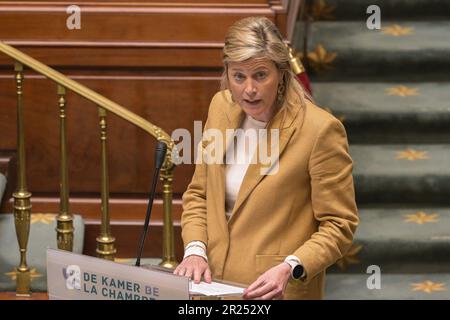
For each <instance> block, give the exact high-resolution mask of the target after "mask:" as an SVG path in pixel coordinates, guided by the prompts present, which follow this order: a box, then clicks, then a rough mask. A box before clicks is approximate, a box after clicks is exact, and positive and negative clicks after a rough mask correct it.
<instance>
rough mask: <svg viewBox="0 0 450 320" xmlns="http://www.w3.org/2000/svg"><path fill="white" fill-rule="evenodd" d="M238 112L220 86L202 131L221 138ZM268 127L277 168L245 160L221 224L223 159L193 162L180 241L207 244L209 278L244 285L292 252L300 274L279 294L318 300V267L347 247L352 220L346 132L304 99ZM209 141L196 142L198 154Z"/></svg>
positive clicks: (321, 278) (235, 124)
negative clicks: (274, 138)
mask: <svg viewBox="0 0 450 320" xmlns="http://www.w3.org/2000/svg"><path fill="white" fill-rule="evenodd" d="M244 117H245V113H244V112H243V111H242V109H241V108H240V106H239V105H238V104H235V103H232V101H231V99H230V93H229V91H221V92H218V93H217V94H216V95H215V96H214V97H213V99H212V101H211V105H210V108H209V112H208V119H207V121H206V124H205V128H204V129H205V130H206V129H209V128H216V129H219V130H220V131H221V132H222V134H223V136H225V134H226V132H225V130H226V129H234V128H239V127H240V125H241V123H242V121H243V119H244ZM268 128H278V129H279V130H280V131H279V154H280V156H279V167H278V171H277V173H276V174H273V175H262V174H261V173H260V167H261V165H262V164H261V163H256V164H250V165H249V167H248V169H247V172H246V174H245V176H244V179H243V181H242V185H241V187H240V190H239V193H238V196H237V200H236V202H235V205H234V208H233V210H232V216H231V218H230V219H229V220H228V221H227V219H226V217H225V164H220V163H217V164H207V163H205V162H203V163H201V164H196V168H195V172H194V175H193V177H192V181H191V183H190V184H189V186H188V188H187V190H186V192H185V193H184V194H183V214H182V218H181V224H182V238H183V242H184V244H185V246H186V245H187V244H188V243H189V242H191V241H194V240H197V241H202V242H204V243H205V244H206V245H207V256H208V260H209V261H208V262H209V265H210V268H211V271H212V274H213V278H216V279H222V280H226V281H232V282H238V283H243V284H247V285H248V284H250V283H252V282H253V281H255V280H256V279H257V278H258V277H259V276H260V275H261V274H262V273H264V272H265V271H267V270H268V269H270V268H271V267H274V266H276V265H278V264H280V263H282V262H283V260H284V259H285V258H286V256H288V255H291V254H293V255H295V256H297V257H298V258H299V259H300V261H301V262H302V265H303V266H304V268H305V271H306V278H305V279H303V280H290V281H289V284H288V286H287V288H286V292H285V296H284V297H285V299H321V298H322V297H323V293H324V282H325V269H326V268H327V267H329V266H330V265H332V264H334V263H335V262H336V260H338V259H339V258H341V257H342V256H343V255H344V254H345V252H346V251H347V250H348V249H349V247H350V245H351V243H352V240H353V234H354V232H355V230H356V227H357V225H358V222H359V219H358V211H357V207H356V203H355V194H354V186H353V177H352V169H353V161H352V159H351V157H350V155H349V152H348V142H347V135H346V132H345V129H344V126H343V125H342V123H341V122H340V121H339V120H337V119H336V118H335V117H334V116H333V115H331V114H330V113H328V112H326V111H325V110H323V109H321V108H319V107H317V106H315V105H314V104H313V103H311V102H310V101H306V106H305V107H303V108H302V107H301V106H300V104H298V106H296V107H289V108H283V109H280V110H279V111H278V112H277V114H276V115H275V116H274V117H273V118H272V120H271V121H270V122H269V124H268ZM209 142H210V141H207V140H206V139H203V140H202V141H201V143H199V145H198V146H199V155H200V154H201V153H202V151H203V152H204V149H205V147H206V146H207V145H208V143H209ZM225 152H226V148H224V150H223V153H224V154H225Z"/></svg>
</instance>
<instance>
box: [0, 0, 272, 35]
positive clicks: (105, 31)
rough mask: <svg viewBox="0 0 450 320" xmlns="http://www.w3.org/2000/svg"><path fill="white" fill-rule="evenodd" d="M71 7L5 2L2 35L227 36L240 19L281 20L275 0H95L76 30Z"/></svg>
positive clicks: (0, 14)
mask: <svg viewBox="0 0 450 320" xmlns="http://www.w3.org/2000/svg"><path fill="white" fill-rule="evenodd" d="M66 9H67V6H66V5H62V6H61V5H56V4H54V5H51V4H50V5H42V4H39V5H36V4H30V5H26V6H24V5H22V6H20V5H17V4H14V5H12V4H2V3H0V20H1V21H2V29H1V30H0V39H2V40H4V41H6V40H33V41H39V40H45V41H48V40H50V41H51V40H54V41H55V40H57V41H61V40H64V41H121V42H122V41H139V42H141V41H169V42H177V41H181V42H192V41H194V42H199V41H216V42H223V39H224V36H225V33H226V30H227V29H228V27H229V26H230V25H231V24H232V23H233V22H234V21H236V20H238V19H241V18H243V17H246V16H252V15H265V16H267V17H269V18H271V19H272V20H275V12H273V11H272V9H271V8H270V6H269V5H266V7H259V6H257V7H237V8H229V7H193V8H191V7H183V6H179V7H162V6H139V5H123V6H120V7H117V6H107V5H103V6H100V5H96V6H95V5H92V6H83V7H82V11H81V28H80V29H74V30H70V29H68V28H67V26H66V22H67V19H68V17H69V14H67V13H66ZM18 21H20V23H18ZM48 21H51V22H52V23H48ZM125 26H126V27H125ZM206 26H208V27H206ZM210 26H214V28H212V27H210Z"/></svg>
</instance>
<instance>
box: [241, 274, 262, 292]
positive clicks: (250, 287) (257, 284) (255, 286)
mask: <svg viewBox="0 0 450 320" xmlns="http://www.w3.org/2000/svg"><path fill="white" fill-rule="evenodd" d="M263 283H264V279H263V278H261V277H260V278H258V279H256V281H255V282H253V283H252V284H251V285H250V286H249V287H248V288H247V289H245V291H244V294H246V293H248V292H251V291H253V290H255V289H256V288H258V287H259V286H261V285H262V284H263Z"/></svg>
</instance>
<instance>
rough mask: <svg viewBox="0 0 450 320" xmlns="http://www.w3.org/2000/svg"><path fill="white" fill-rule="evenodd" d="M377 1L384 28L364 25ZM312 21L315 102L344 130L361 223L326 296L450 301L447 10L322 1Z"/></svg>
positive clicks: (432, 0) (417, 2) (401, 2)
mask: <svg viewBox="0 0 450 320" xmlns="http://www.w3.org/2000/svg"><path fill="white" fill-rule="evenodd" d="M372 4H375V5H378V6H379V7H380V9H381V27H382V28H381V30H369V29H368V28H367V27H366V19H367V18H368V16H369V14H366V9H367V7H368V6H369V5H372ZM312 12H313V14H314V22H313V23H312V25H311V28H310V33H309V46H308V61H309V63H310V68H311V70H310V72H311V78H312V81H313V91H314V98H315V99H316V102H317V104H318V105H319V106H321V107H323V108H325V109H327V110H328V111H330V112H332V113H333V114H334V115H335V116H336V117H337V118H339V119H340V120H341V121H342V122H343V124H344V126H345V128H346V130H347V134H348V138H349V143H350V153H351V155H352V157H353V160H354V171H353V174H354V180H355V188H356V197H357V204H358V208H359V213H360V219H361V222H360V226H359V228H358V229H357V232H356V234H355V240H354V244H353V247H352V248H351V249H350V251H349V252H348V253H347V254H346V256H345V257H344V258H343V259H341V260H339V261H338V262H337V263H336V264H335V265H334V266H332V267H330V268H329V270H328V275H327V284H326V292H325V298H326V299H450V165H449V164H450V2H449V1H446V0H315V1H314V4H313V10H312ZM303 32H304V30H303V25H302V24H301V23H300V22H299V23H298V24H297V26H296V34H295V38H294V46H296V48H297V50H298V51H299V52H301V51H302V50H301V47H302V33H303ZM370 265H376V266H378V267H379V268H380V270H381V277H380V280H381V282H380V283H381V288H380V289H376V288H375V289H369V288H368V286H367V281H368V279H369V277H370V276H372V274H373V273H372V272H370V273H367V268H368V266H370ZM369 280H370V279H369Z"/></svg>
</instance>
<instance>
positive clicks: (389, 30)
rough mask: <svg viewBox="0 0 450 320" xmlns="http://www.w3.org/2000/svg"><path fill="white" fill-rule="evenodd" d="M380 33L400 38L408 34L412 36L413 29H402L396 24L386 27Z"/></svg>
mask: <svg viewBox="0 0 450 320" xmlns="http://www.w3.org/2000/svg"><path fill="white" fill-rule="evenodd" d="M381 32H383V33H384V34H387V35H391V36H394V37H401V36H406V35H410V34H414V28H408V27H402V26H399V25H398V24H393V25H390V26H388V27H385V28H382V29H381Z"/></svg>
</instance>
